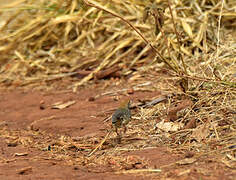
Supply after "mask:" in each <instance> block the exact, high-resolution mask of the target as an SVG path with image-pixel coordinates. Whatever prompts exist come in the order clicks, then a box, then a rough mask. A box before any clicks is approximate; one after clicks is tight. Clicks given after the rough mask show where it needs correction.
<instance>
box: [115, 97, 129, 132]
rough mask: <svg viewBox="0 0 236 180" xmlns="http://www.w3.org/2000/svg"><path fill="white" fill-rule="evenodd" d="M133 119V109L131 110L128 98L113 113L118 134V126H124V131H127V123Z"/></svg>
mask: <svg viewBox="0 0 236 180" xmlns="http://www.w3.org/2000/svg"><path fill="white" fill-rule="evenodd" d="M130 120H131V111H130V100H126V101H124V102H123V103H121V105H120V107H119V108H118V109H117V110H116V111H115V112H114V114H113V115H112V125H113V128H114V129H115V132H116V134H117V135H118V136H120V134H119V133H118V128H120V127H124V133H125V132H126V130H127V128H126V125H127V124H128V123H129V121H130Z"/></svg>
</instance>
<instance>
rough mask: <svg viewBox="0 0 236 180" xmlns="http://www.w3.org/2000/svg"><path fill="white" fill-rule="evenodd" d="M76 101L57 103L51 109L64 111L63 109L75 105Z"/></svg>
mask: <svg viewBox="0 0 236 180" xmlns="http://www.w3.org/2000/svg"><path fill="white" fill-rule="evenodd" d="M75 102H76V101H68V102H66V103H63V102H61V101H60V102H57V103H55V104H53V105H52V109H64V108H67V107H69V106H71V105H73V104H75Z"/></svg>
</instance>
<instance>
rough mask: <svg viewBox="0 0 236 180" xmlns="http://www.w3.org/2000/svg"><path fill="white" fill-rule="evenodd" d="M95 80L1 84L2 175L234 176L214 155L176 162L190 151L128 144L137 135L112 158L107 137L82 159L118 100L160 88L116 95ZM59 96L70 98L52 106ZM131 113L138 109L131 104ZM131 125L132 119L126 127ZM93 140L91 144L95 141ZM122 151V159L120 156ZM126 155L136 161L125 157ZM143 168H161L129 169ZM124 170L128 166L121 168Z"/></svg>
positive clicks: (106, 125)
mask: <svg viewBox="0 0 236 180" xmlns="http://www.w3.org/2000/svg"><path fill="white" fill-rule="evenodd" d="M102 83H103V82H101V83H100V84H102ZM59 84H60V83H59ZM99 86H100V85H99V84H98V85H94V86H92V85H91V86H89V87H86V88H79V89H78V91H77V92H76V93H73V92H72V91H70V90H62V89H56V88H55V89H53V90H47V91H46V90H30V89H19V88H16V89H14V88H11V89H8V90H6V89H2V90H1V96H0V179H2V180H8V179H9V180H10V179H12V180H13V179H24V180H26V179H47V180H50V179H111V178H112V179H235V178H236V171H235V170H232V169H229V168H227V167H226V166H225V165H224V164H223V163H221V162H218V161H216V160H214V156H205V157H200V158H196V160H195V162H193V163H189V164H188V163H182V164H181V163H180V164H178V163H176V162H178V161H181V160H183V159H186V158H189V159H191V158H192V156H193V155H191V152H178V153H177V152H175V151H173V150H171V149H170V148H168V147H166V146H165V145H164V144H160V145H158V144H157V145H155V147H152V148H143V149H141V148H140V150H138V149H136V150H132V149H130V150H129V144H128V143H131V141H132V142H133V141H139V140H140V139H141V138H140V137H139V138H136V139H135V138H133V139H132V138H131V140H130V142H129V140H125V141H122V142H121V143H120V144H119V145H118V146H119V148H123V147H126V148H125V150H124V151H120V152H119V153H117V154H116V156H115V157H113V158H115V160H114V159H112V160H111V159H109V158H110V157H111V156H112V154H111V156H109V154H108V155H107V157H106V155H103V154H102V153H104V150H106V148H110V149H114V150H115V149H116V148H117V146H115V147H114V146H112V145H110V144H109V143H110V142H111V141H110V140H108V142H106V143H107V144H104V146H105V147H104V148H103V149H102V150H98V152H96V153H95V154H94V155H93V156H92V157H90V159H86V155H87V154H88V153H89V151H90V150H91V149H93V148H94V147H95V145H97V144H98V142H100V140H101V139H102V138H103V137H104V135H105V134H106V129H108V128H109V127H110V124H111V122H110V120H108V121H106V118H108V117H110V116H111V114H112V112H114V110H115V108H116V107H117V106H118V104H119V101H120V100H122V99H126V98H130V99H132V101H133V102H138V100H142V99H150V98H152V97H154V96H158V95H159V94H160V92H141V91H134V92H132V93H129V94H127V93H126V94H125V93H123V94H118V96H117V97H115V98H114V96H109V95H103V96H101V97H98V98H94V97H95V96H96V95H97V94H101V93H103V92H104V89H102V88H100V87H99ZM108 90H111V89H109V88H108ZM112 90H115V89H114V88H113V89H112ZM117 99H118V100H117ZM61 101H62V102H63V103H66V102H71V105H68V107H66V108H62V109H55V108H52V106H53V104H55V103H57V102H61ZM63 103H62V104H63ZM135 113H137V110H134V114H135ZM131 126H132V123H131V124H130V125H129V127H131ZM129 127H128V128H129ZM147 131H148V130H147ZM125 138H127V139H129V138H130V137H125ZM86 139H87V140H88V142H89V143H90V144H89V143H87V141H86ZM96 139H97V140H96ZM92 140H93V143H94V144H95V145H94V146H93V147H92V146H91V144H92V143H91V141H92ZM141 141H142V140H141ZM86 143H87V146H86ZM75 144H76V146H75ZM84 146H86V147H84ZM86 149H87V150H86ZM99 151H100V152H99ZM120 157H122V158H123V159H125V160H120V159H119V158H120ZM96 158H97V159H96ZM99 158H101V162H100V164H99V163H97V162H98V161H97V160H98V159H99ZM116 160H117V161H116ZM93 161H94V163H93ZM128 161H129V162H130V161H133V162H134V163H131V164H130V163H127V162H128ZM117 162H119V163H117ZM145 168H146V169H147V168H149V169H161V172H141V173H140V172H138V171H133V172H132V171H131V170H140V169H145ZM123 170H127V172H126V173H124V172H123ZM122 172H123V173H122Z"/></svg>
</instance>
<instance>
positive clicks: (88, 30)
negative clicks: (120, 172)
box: [0, 0, 236, 169]
mask: <svg viewBox="0 0 236 180" xmlns="http://www.w3.org/2000/svg"><path fill="white" fill-rule="evenodd" d="M0 13H1V15H2V16H3V17H4V18H3V19H2V20H1V22H0V32H1V33H0V53H1V57H0V63H1V67H0V83H1V84H3V85H4V84H5V85H17V86H23V85H32V84H37V85H38V84H41V83H42V82H46V81H50V80H53V79H60V78H62V77H70V76H73V75H76V74H77V73H78V72H85V75H84V77H83V78H81V79H79V80H78V78H76V81H75V83H74V84H73V86H72V87H70V88H73V89H74V90H76V88H77V87H78V86H80V85H86V84H87V83H89V82H91V81H90V80H92V79H94V78H96V77H97V75H98V74H99V72H104V71H105V72H106V70H108V71H109V70H110V69H112V73H113V70H114V69H115V70H114V71H116V70H117V71H119V72H120V73H121V75H122V76H127V75H130V77H131V79H132V81H130V82H131V85H133V86H134V87H137V88H139V89H142V88H144V89H145V90H150V91H151V90H160V89H161V90H162V92H165V93H164V94H171V96H170V97H168V98H167V100H168V103H159V104H157V105H155V106H152V107H150V108H140V109H139V111H138V112H137V113H136V114H135V115H134V119H135V121H133V124H132V127H131V126H130V128H129V134H133V135H136V138H137V137H140V139H139V141H137V142H135V141H132V142H134V143H133V144H128V143H125V142H124V145H123V147H122V148H121V147H119V148H109V147H110V144H112V142H110V141H112V140H111V139H108V140H107V142H105V143H104V145H103V147H102V149H103V150H101V151H97V152H96V153H95V154H97V155H98V154H100V156H98V158H95V157H94V156H91V157H87V156H86V155H87V154H88V151H90V150H91V149H93V148H95V145H96V144H97V142H99V141H101V140H102V138H100V139H81V140H76V141H75V140H73V139H61V137H60V138H59V139H58V143H57V144H56V143H54V144H56V145H55V147H57V149H54V150H55V154H54V155H52V156H56V154H57V153H56V152H58V154H57V158H64V159H67V158H69V157H68V154H70V153H72V152H73V149H76V151H80V152H81V153H80V154H79V158H75V157H73V156H71V158H69V159H70V160H71V161H74V162H75V161H76V163H79V164H89V163H91V164H90V165H91V166H95V165H96V164H103V163H111V164H113V165H115V164H117V163H118V164H120V165H121V164H122V166H124V167H120V169H125V168H127V167H126V165H127V164H128V163H130V161H136V160H135V159H132V160H130V159H124V158H122V156H117V155H118V154H119V153H120V152H122V151H128V150H130V149H133V150H136V149H145V148H151V147H155V146H158V145H162V144H165V145H166V146H169V147H170V148H171V150H172V151H173V152H175V151H178V152H179V151H193V152H194V153H196V155H195V158H197V157H201V156H203V155H210V154H214V155H215V157H216V158H218V160H219V161H220V162H223V163H224V164H225V165H226V166H227V167H230V168H235V162H236V159H235V152H236V133H235V132H236V119H235V114H236V110H235V109H236V102H235V101H236V100H235V96H236V94H235V93H236V92H235V90H236V89H235V88H236V83H235V76H236V74H235V73H236V66H235V61H236V56H235V54H236V31H235V28H236V1H235V0H225V1H224V0H222V1H219V0H203V1H199V0H196V1H191V0H186V1H177V0H176V1H166V0H163V1H162V0H160V1H155V2H150V1H142V0H130V1H128V0H125V1H120V0H105V1H103V0H97V1H94V0H88V1H82V0H67V1H64V0H54V1H46V0H41V1H34V0H29V1H25V0H18V1H15V3H14V4H6V5H4V7H2V8H1V9H0ZM163 72H165V73H166V74H167V75H166V74H164V73H163ZM162 74H163V75H162ZM161 75H162V76H161ZM157 76H158V77H157ZM145 83H146V84H145ZM139 85H140V86H139ZM142 85H143V86H142ZM134 89H135V88H134ZM184 99H185V100H184ZM175 105H176V106H175ZM178 107H179V108H178ZM157 119H159V120H163V123H162V124H156V120H157ZM140 121H142V123H140ZM165 122H166V123H167V122H168V123H169V124H165ZM180 127H181V128H180ZM167 128H170V129H167ZM172 128H173V129H172ZM147 129H149V131H147ZM22 133H23V132H22ZM34 133H35V132H34ZM16 135H17V134H16ZM6 136H7V135H6ZM41 136H43V137H44V135H42V134H41ZM45 138H47V139H51V138H50V137H47V135H45ZM131 139H132V138H131ZM128 140H130V139H128ZM124 141H126V140H124ZM41 146H42V147H41ZM34 147H37V148H43V145H41V144H35V145H34ZM104 152H105V154H106V156H105V155H104V154H102V153H104ZM59 156H60V157H59ZM75 156H76V157H78V155H75ZM82 157H83V158H82ZM111 159H113V160H112V162H110V161H111ZM71 161H68V162H71ZM137 161H142V160H137ZM143 164H144V166H143V168H147V166H146V164H145V162H143ZM127 166H128V165H127Z"/></svg>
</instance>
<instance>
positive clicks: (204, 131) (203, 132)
mask: <svg viewBox="0 0 236 180" xmlns="http://www.w3.org/2000/svg"><path fill="white" fill-rule="evenodd" d="M209 127H210V124H209V123H205V124H203V125H201V126H199V127H197V128H196V129H195V130H194V131H193V134H192V138H193V139H196V140H197V141H198V142H201V141H202V140H203V139H205V138H206V137H207V136H208V135H209V133H210V130H209Z"/></svg>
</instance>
